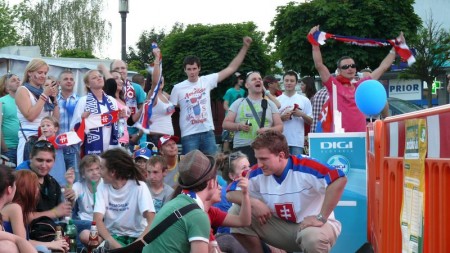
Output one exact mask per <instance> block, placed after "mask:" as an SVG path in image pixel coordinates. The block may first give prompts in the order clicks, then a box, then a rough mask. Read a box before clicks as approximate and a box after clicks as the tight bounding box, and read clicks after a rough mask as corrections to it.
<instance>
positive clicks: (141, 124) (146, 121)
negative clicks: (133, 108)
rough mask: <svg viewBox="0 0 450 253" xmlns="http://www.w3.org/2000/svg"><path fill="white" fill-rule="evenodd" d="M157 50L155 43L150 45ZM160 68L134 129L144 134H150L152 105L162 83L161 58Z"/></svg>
mask: <svg viewBox="0 0 450 253" xmlns="http://www.w3.org/2000/svg"><path fill="white" fill-rule="evenodd" d="M154 48H158V44H156V42H153V43H152V49H154ZM159 66H160V72H159V79H158V84H157V85H156V87H155V89H154V90H153V94H152V95H151V96H150V99H149V100H147V101H146V102H145V103H144V105H143V107H142V114H141V117H139V121H138V122H137V123H136V127H138V128H139V129H141V130H142V131H143V132H144V133H145V134H149V133H150V118H151V117H152V111H153V104H154V103H155V100H156V99H158V91H159V87H160V86H161V83H162V56H161V58H160V61H159Z"/></svg>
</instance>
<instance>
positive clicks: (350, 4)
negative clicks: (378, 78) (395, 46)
mask: <svg viewBox="0 0 450 253" xmlns="http://www.w3.org/2000/svg"><path fill="white" fill-rule="evenodd" d="M413 3H414V0H404V1H392V0H339V1H336V0H313V1H311V2H309V3H302V4H296V3H294V2H291V3H289V4H287V5H286V6H280V7H278V8H277V14H276V16H275V18H274V20H273V21H272V23H271V24H272V27H273V30H271V31H270V33H269V37H268V38H267V41H268V42H273V43H275V49H276V55H277V56H278V57H279V59H280V60H281V61H282V62H283V66H284V68H285V69H294V70H297V71H300V73H301V74H302V75H313V74H315V73H316V70H315V68H314V63H313V60H312V56H311V54H312V53H311V45H310V44H309V42H308V41H307V40H306V35H307V34H308V32H309V30H310V29H311V28H312V27H313V26H315V25H320V29H321V30H322V31H325V32H329V33H333V34H339V35H348V36H357V37H365V38H382V39H391V38H395V37H396V36H397V35H398V34H399V33H400V31H403V32H404V33H405V36H406V39H407V40H408V36H412V35H414V34H416V31H417V27H418V26H419V25H420V23H421V21H420V18H419V17H418V16H417V14H415V13H414V9H413V6H412V4H413ZM321 50H322V56H323V60H324V63H325V65H326V66H328V68H329V69H330V71H333V70H334V68H335V66H336V61H337V59H339V58H340V57H341V56H344V55H348V56H350V57H352V58H354V59H355V60H356V62H357V64H358V65H359V66H360V68H365V67H366V66H368V67H370V68H372V69H373V68H376V67H377V66H378V65H379V63H380V62H381V60H382V59H383V58H384V57H385V56H386V54H387V52H388V51H389V48H383V49H381V48H370V47H358V46H352V45H347V44H343V43H340V42H336V41H332V40H329V41H327V44H325V45H324V46H321Z"/></svg>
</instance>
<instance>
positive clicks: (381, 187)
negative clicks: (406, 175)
mask: <svg viewBox="0 0 450 253" xmlns="http://www.w3.org/2000/svg"><path fill="white" fill-rule="evenodd" d="M418 118H422V119H426V121H427V131H428V132H427V134H428V135H427V139H428V150H427V157H426V159H425V207H424V217H425V219H424V246H423V252H425V253H438V252H449V251H450V214H449V213H450V105H445V106H439V107H435V108H430V109H426V110H422V111H419V112H415V113H408V114H403V115H400V116H395V117H388V118H386V119H385V120H383V121H380V120H377V121H376V122H375V123H374V125H373V129H371V128H369V129H368V131H367V140H368V142H367V143H368V147H367V150H368V151H367V163H368V192H367V194H368V196H367V197H368V208H367V210H368V214H367V217H368V218H367V219H368V220H367V222H368V223H367V229H368V231H367V233H368V236H367V238H368V240H369V241H370V242H371V243H372V245H373V247H374V250H375V252H377V253H388V252H389V253H390V252H394V253H397V252H401V251H402V235H401V230H400V212H401V206H402V198H403V154H404V151H405V120H407V119H418Z"/></svg>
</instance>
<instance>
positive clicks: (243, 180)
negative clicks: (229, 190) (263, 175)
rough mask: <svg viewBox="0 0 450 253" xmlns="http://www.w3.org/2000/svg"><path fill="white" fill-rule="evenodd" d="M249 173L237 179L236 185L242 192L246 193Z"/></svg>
mask: <svg viewBox="0 0 450 253" xmlns="http://www.w3.org/2000/svg"><path fill="white" fill-rule="evenodd" d="M249 175H250V173H247V174H246V175H245V177H242V176H241V177H239V178H238V179H237V180H239V183H238V187H239V188H241V192H242V194H247V193H248V176H249Z"/></svg>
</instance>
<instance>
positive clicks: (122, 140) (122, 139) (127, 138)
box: [117, 101, 130, 144]
mask: <svg viewBox="0 0 450 253" xmlns="http://www.w3.org/2000/svg"><path fill="white" fill-rule="evenodd" d="M117 107H119V110H123V109H124V108H125V109H126V110H127V115H130V109H128V107H127V106H126V105H124V104H122V103H121V102H119V101H117ZM128 117H129V116H128ZM128 117H125V118H124V119H125V122H126V121H127V119H128ZM129 142H130V135H129V134H128V127H127V125H126V123H125V127H124V128H123V136H122V137H120V138H119V143H123V144H128V143H129Z"/></svg>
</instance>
